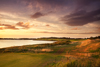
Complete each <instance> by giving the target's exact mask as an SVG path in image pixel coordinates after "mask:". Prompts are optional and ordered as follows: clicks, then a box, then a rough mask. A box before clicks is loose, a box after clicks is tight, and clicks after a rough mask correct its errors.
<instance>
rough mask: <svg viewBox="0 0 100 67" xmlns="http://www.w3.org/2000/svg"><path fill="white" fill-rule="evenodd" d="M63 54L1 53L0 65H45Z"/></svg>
mask: <svg viewBox="0 0 100 67" xmlns="http://www.w3.org/2000/svg"><path fill="white" fill-rule="evenodd" d="M61 58H64V57H63V56H59V55H50V54H36V53H35V54H34V53H2V54H0V67H45V66H48V65H54V64H55V63H56V62H59V61H60V60H61Z"/></svg>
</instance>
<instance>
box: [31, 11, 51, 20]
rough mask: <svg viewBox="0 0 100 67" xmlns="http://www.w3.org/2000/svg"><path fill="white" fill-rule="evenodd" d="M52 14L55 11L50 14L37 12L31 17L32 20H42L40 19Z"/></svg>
mask: <svg viewBox="0 0 100 67" xmlns="http://www.w3.org/2000/svg"><path fill="white" fill-rule="evenodd" d="M50 13H53V11H50V12H48V13H41V12H36V13H34V14H33V15H31V18H40V17H42V16H46V15H48V14H50Z"/></svg>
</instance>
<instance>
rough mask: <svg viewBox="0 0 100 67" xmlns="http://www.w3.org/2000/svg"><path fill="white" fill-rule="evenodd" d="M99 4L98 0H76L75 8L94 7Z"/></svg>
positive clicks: (99, 0)
mask: <svg viewBox="0 0 100 67" xmlns="http://www.w3.org/2000/svg"><path fill="white" fill-rule="evenodd" d="M93 4H94V5H95V6H96V7H97V6H98V7H99V6H100V0H76V10H79V9H83V8H86V7H88V6H90V7H94V5H93Z"/></svg>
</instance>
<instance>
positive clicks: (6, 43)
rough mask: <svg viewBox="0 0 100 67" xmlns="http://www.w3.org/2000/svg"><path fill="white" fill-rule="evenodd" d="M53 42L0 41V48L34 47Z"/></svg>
mask: <svg viewBox="0 0 100 67" xmlns="http://www.w3.org/2000/svg"><path fill="white" fill-rule="evenodd" d="M53 42H54V41H39V40H0V48H5V47H12V46H23V45H33V44H34V45H36V44H44V43H53Z"/></svg>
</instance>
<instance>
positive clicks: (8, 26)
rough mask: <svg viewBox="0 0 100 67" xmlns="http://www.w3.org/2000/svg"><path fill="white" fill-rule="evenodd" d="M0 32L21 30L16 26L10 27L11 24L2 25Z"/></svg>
mask: <svg viewBox="0 0 100 67" xmlns="http://www.w3.org/2000/svg"><path fill="white" fill-rule="evenodd" d="M0 26H3V27H0V30H4V29H12V30H19V29H18V28H16V27H15V26H14V25H9V24H0Z"/></svg>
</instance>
